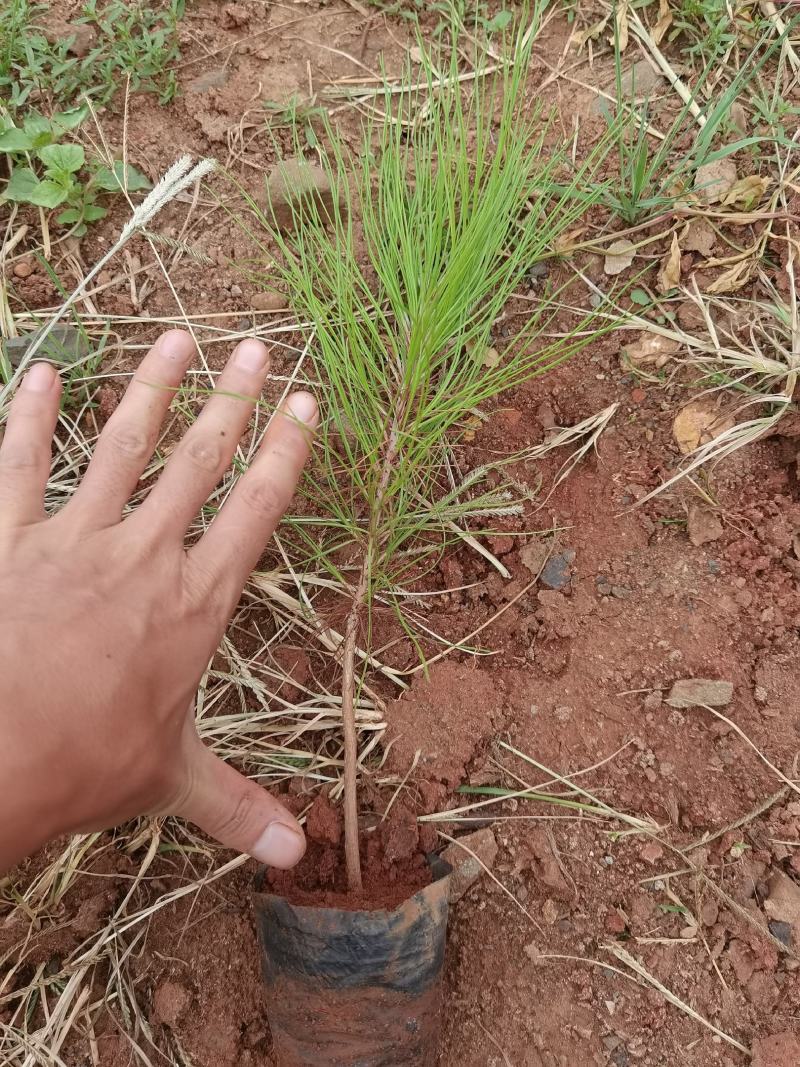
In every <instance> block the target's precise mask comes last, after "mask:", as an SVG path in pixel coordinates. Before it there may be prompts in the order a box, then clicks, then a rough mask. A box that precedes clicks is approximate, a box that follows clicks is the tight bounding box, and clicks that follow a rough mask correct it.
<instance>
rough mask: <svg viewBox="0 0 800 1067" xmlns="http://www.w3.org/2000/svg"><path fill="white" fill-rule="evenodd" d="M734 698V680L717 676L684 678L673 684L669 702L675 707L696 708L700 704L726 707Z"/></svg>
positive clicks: (711, 706) (668, 698)
mask: <svg viewBox="0 0 800 1067" xmlns="http://www.w3.org/2000/svg"><path fill="white" fill-rule="evenodd" d="M732 698H733V683H732V682H727V681H723V680H722V679H717V678H682V679H681V680H680V681H677V682H675V684H674V685H673V687H672V689H671V690H670V692H669V696H668V697H667V703H668V704H669V705H670V707H673V708H694V707H697V706H698V705H700V704H706V705H708V707H710V708H724V707H726V706H727V705H728V704H730V702H731V699H732Z"/></svg>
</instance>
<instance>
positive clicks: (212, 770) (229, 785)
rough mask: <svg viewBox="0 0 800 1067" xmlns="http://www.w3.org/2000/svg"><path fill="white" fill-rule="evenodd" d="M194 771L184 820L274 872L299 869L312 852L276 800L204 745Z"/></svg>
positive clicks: (199, 745) (195, 759)
mask: <svg viewBox="0 0 800 1067" xmlns="http://www.w3.org/2000/svg"><path fill="white" fill-rule="evenodd" d="M190 760H191V761H190V765H189V769H188V777H189V788H188V792H187V794H186V798H185V799H184V800H182V802H181V804H180V808H179V810H177V811H175V812H174V814H176V815H180V816H182V817H183V818H185V819H188V820H189V821H190V822H193V823H195V824H196V825H197V826H199V827H200V829H201V830H204V831H205V832H206V833H207V834H208V835H209V836H210V837H213V838H216V840H217V841H219V842H220V844H222V845H225V846H226V848H233V849H236V850H237V852H247V853H248V854H249V855H251V856H252V857H253V858H254V859H257V860H258V861H259V862H260V863H265V864H266V865H267V866H268V867H280V868H281V869H282V870H286V869H287V868H289V867H294V865H295V864H296V863H298V862H299V861H300V860H301V859H302V857H303V853H304V852H305V850H306V839H305V835H304V834H303V831H302V829H301V827H300V824H299V823H298V821H297V819H295V817H294V816H293V815H292V814H291V813H290V812H288V811H287V810H286V808H284V807H283V805H282V804H279V803H278V801H277V800H275V799H274V797H272V796H270V794H269V793H268V792H267V791H266V790H265V789H262V788H261V786H259V785H256V784H255V782H251V781H249V779H247V778H245V777H244V775H241V774H239V772H238V771H235V770H234V769H233V767H230V766H228V764H227V763H225V762H223V760H221V759H219V758H218V757H217V756H215V755H214V754H213V753H212V752H210V751H209V749H207V748H206V746H205V745H204V744H203V743H202V742H201V741H200V740H199V738H198V743H197V745H195V746H193V751H192V756H191V757H190Z"/></svg>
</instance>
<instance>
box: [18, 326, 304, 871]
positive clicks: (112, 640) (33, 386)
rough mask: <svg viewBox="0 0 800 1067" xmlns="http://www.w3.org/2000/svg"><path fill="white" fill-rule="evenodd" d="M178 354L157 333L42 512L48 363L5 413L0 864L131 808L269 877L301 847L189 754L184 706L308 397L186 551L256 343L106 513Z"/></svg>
mask: <svg viewBox="0 0 800 1067" xmlns="http://www.w3.org/2000/svg"><path fill="white" fill-rule="evenodd" d="M194 354H195V346H194V343H193V341H192V339H191V337H190V336H189V335H188V334H187V333H183V332H182V331H179V330H173V331H170V332H168V333H165V334H163V335H162V336H161V337H160V338H159V339H158V341H157V342H156V344H155V345H154V347H153V348H152V349H151V350H150V352H149V353H148V355H147V356H146V357H145V359H144V360H143V362H142V363H141V365H140V367H139V369H138V371H137V372H136V374H135V375H134V377H133V380H132V382H131V384H130V385H129V387H128V389H127V391H126V393H125V396H124V397H123V399H122V401H121V402H120V404H119V406H118V407H117V409H116V410H115V412H114V414H113V415H112V416H111V418H110V419H109V421H108V423H107V424H106V426H105V427H104V429H103V432H102V433H101V435H100V438H99V441H98V443H97V448H96V450H95V454H94V456H93V458H92V461H91V463H90V465H89V467H88V469H87V471H86V474H85V476H84V478H83V481H82V482H81V484H80V486H79V488H78V489H77V491H76V492H75V494H74V496H73V498H72V499H71V500H70V502H69V503H68V504H67V505H66V507H64V508H63V509H62V510H61V511H60V512H59V513H58V514H56V515H54V516H53V517H52V518H48V517H47V516H46V515H45V511H44V491H45V486H46V483H47V478H48V474H49V471H50V442H51V439H52V435H53V431H54V429H55V424H56V418H57V415H58V407H59V397H60V394H61V384H60V379H59V376H58V374H57V372H56V371H55V369H54V368H53V367H51V366H49V365H48V364H46V363H39V364H36V365H35V366H33V367H32V368H31V369H30V370H29V371H28V373H27V376H26V377H25V378H24V379H23V381H22V383H21V385H20V388H19V390H18V392H17V394H16V396H15V398H14V400H13V403H12V405H11V410H10V414H9V418H8V424H7V427H6V431H5V436H4V438H3V440H2V444H0V560H1V561H2V564H1V565H0V635H1V636H0V737H2V739H3V740H2V745H0V781H2V783H3V794H4V796H3V814H2V817H0V871H2V870H3V869H6V868H7V867H9V866H11V865H12V864H13V863H15V862H16V861H17V860H19V859H21V858H22V857H23V856H24V855H26V854H28V853H29V852H31V851H33V850H34V849H35V848H36V847H38V846H40V845H41V844H44V842H45V841H47V840H49V839H50V838H52V837H54V836H56V835H58V834H61V833H65V832H69V831H75V830H89V829H105V828H107V827H109V826H113V825H116V824H118V823H120V822H123V821H124V820H126V819H129V818H132V817H134V816H137V815H141V814H145V813H152V814H173V815H180V816H183V817H184V818H186V819H188V820H190V821H191V822H193V823H196V824H197V825H198V826H199V827H201V828H202V829H203V830H205V831H206V832H207V833H208V834H209V835H210V836H211V837H214V838H216V839H217V840H218V841H220V842H221V843H222V844H223V845H226V846H228V847H229V848H233V849H237V850H238V851H240V852H247V853H250V855H252V856H254V857H255V858H256V859H258V860H260V861H262V862H263V863H266V864H269V865H271V866H273V867H283V868H286V867H291V866H293V865H294V864H295V863H296V862H297V861H298V860H299V859H300V857H301V856H302V855H303V852H304V851H305V841H304V837H303V832H302V830H301V829H300V827H299V825H298V824H297V822H296V820H295V819H294V818H293V816H292V815H290V814H289V812H288V811H286V810H285V809H284V808H283V807H282V806H281V805H280V804H279V803H278V802H277V801H276V800H274V799H273V798H272V797H271V796H270V795H269V794H268V793H267V792H265V791H264V790H263V789H261V788H260V787H259V786H258V785H256V784H255V783H253V782H250V781H248V779H246V778H244V777H243V776H242V775H240V774H239V773H238V772H237V771H235V770H234V769H233V768H232V767H230V766H228V765H227V764H225V763H223V762H222V761H221V760H220V759H218V758H217V757H216V756H214V755H213V754H212V753H211V752H210V750H209V749H207V748H206V747H205V746H204V745H203V743H202V742H201V740H200V738H199V737H198V734H197V731H196V729H195V725H194V715H193V698H194V694H195V691H196V689H197V685H198V683H199V681H200V678H201V676H202V674H203V671H204V670H205V669H206V667H207V665H208V662H209V660H210V659H211V656H212V655H213V653H214V651H215V649H216V648H217V645H218V643H219V641H220V638H221V636H222V634H223V632H224V630H225V627H226V625H227V623H228V621H229V619H230V617H231V614H232V613H233V611H234V609H235V607H236V604H237V601H238V599H239V596H240V594H241V592H242V589H243V587H244V584H245V582H246V581H247V578H248V576H249V574H250V572H251V570H252V569H253V567H254V566H255V565H256V563H257V561H258V559H259V557H260V555H261V553H262V552H263V550H264V547H265V545H266V543H267V539H268V538H269V536H270V535H271V533H272V531H273V530H274V529H275V526H276V525H277V523H278V522H279V520H280V518H281V515H282V514H283V512H284V509H285V508H286V506H287V505H288V503H289V501H290V499H291V497H292V494H293V492H294V488H295V485H296V482H297V479H298V476H299V474H300V471H301V468H302V466H303V464H304V462H305V460H306V457H307V455H308V451H309V447H310V443H311V437H312V434H313V429H314V427H315V426H316V423H317V408H316V403H315V401H314V398H313V397H312V396H311V395H310V394H308V393H295V394H293V395H292V396H290V397H289V399H288V401H287V402H286V404H285V405H284V406H283V408H282V409H281V410H280V411H279V412H278V413H277V414H276V415H275V417H274V419H273V421H272V424H271V426H270V427H269V429H268V431H267V433H266V435H265V439H264V442H263V444H262V446H261V449H260V451H259V453H258V456H257V458H256V459H255V460H254V462H253V463H252V465H251V467H250V469H249V470H248V471H247V473H246V474H244V475H243V476H242V477H241V478H240V479H239V481H238V483H237V485H236V487H235V488H234V490H233V492H232V493H231V495H230V497H229V499H228V500H227V502H226V503H225V505H224V507H223V508H222V509H221V511H220V512H219V514H218V515H217V516H216V517H215V519H214V521H213V522H212V524H211V526H210V528H209V529H208V531H207V532H206V533H205V535H204V536H203V537H202V538H201V539H200V540H199V541H198V542H197V543H196V544H194V545H193V546H192V547H191V548H189V549H188V550H186V549H184V536H185V534H186V531H187V529H188V527H189V525H190V523H191V522H192V520H193V519H194V518H195V516H196V515H197V513H198V512H199V511H200V508H201V507H202V505H203V504H204V503H205V501H206V499H207V497H208V495H209V493H210V492H211V490H212V489H213V488H214V486H215V485H216V484H217V483H218V481H219V480H220V478H221V477H222V475H223V473H224V471H225V470H226V468H227V467H228V465H229V464H230V462H231V459H232V457H233V454H234V452H235V449H236V447H237V444H238V442H239V439H240V437H241V435H242V433H243V432H244V430H245V429H246V427H247V424H248V422H249V420H250V416H251V414H252V411H253V408H254V404H255V400H256V398H257V397H258V396H260V394H261V389H262V386H263V384H264V380H265V378H266V375H267V369H268V357H267V350H266V348H265V347H264V345H262V344H261V342H259V341H256V340H245V341H242V342H241V344H239V345H238V347H237V348H236V350H235V351H234V353H233V356H232V357H231V359H230V360H229V362H228V364H227V365H226V367H225V369H224V371H223V372H222V374H221V375H220V377H219V380H218V382H217V388H216V390H215V392H214V394H213V395H212V396H211V398H210V399H209V400H208V401H207V403H206V405H205V407H204V409H203V411H202V413H201V415H200V417H199V418H198V419H197V421H196V422H195V424H194V425H193V426H192V427H191V428H190V429H189V430H188V432H187V433H186V435H185V436H184V438H183V439H182V441H181V442H180V443H179V444H178V446H177V447H176V448H175V451H174V453H173V455H172V456H171V458H170V460H169V462H168V463H167V466H166V468H165V470H164V471H163V473H162V474H161V476H160V478H159V479H158V481H157V483H156V484H155V485H154V487H153V488H152V490H151V491H150V493H149V494H148V496H147V498H146V499H145V501H144V503H143V504H142V505H141V506H140V507H139V508H137V510H136V511H135V512H134V513H132V514H131V515H129V516H127V517H126V518H124V519H122V510H123V508H124V506H125V504H126V503H127V501H128V499H129V497H130V495H131V493H132V492H133V490H134V489H135V488H136V485H137V482H138V481H139V478H140V477H141V475H142V472H143V471H144V469H145V467H146V465H147V464H148V462H149V461H150V458H151V456H152V453H153V449H154V447H155V444H156V441H157V439H158V434H159V429H160V426H161V423H162V420H163V418H164V415H165V413H166V411H167V409H168V407H169V405H170V403H171V401H172V399H173V397H174V395H175V392H176V390H177V388H178V386H179V385H180V382H181V380H182V378H183V376H184V373H185V371H186V370H187V368H188V367H189V365H190V363H191V361H192V358H193V356H194ZM245 398H250V399H245Z"/></svg>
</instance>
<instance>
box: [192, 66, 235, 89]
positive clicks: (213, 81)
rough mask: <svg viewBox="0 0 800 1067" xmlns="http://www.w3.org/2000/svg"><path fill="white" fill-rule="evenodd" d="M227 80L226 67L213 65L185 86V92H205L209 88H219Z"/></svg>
mask: <svg viewBox="0 0 800 1067" xmlns="http://www.w3.org/2000/svg"><path fill="white" fill-rule="evenodd" d="M227 80H228V70H227V67H214V68H212V69H211V70H205V71H203V73H202V74H199V75H198V76H197V77H196V78H192V80H191V81H190V82H189V83H188V85H187V86H186V92H187V93H207V92H209V90H211V89H220V88H221V87H222V86H223V85H224V84H225V82H226V81H227Z"/></svg>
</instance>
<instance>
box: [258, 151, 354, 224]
mask: <svg viewBox="0 0 800 1067" xmlns="http://www.w3.org/2000/svg"><path fill="white" fill-rule="evenodd" d="M266 197H267V209H268V211H269V210H270V209H271V210H272V213H273V214H274V217H275V225H276V226H277V227H278V229H279V230H290V229H292V228H293V227H294V225H295V223H296V221H297V219H298V218H301V217H302V216H303V214H304V213H305V214H306V215H308V216H309V217H310V218H314V217H315V215H316V214H317V213H319V215H320V216H321V217H322V218H328V219H329V218H331V217H332V216H333V215H334V214H335V211H336V206H337V205H336V201H335V193H334V190H333V189H332V188H331V183H330V181H329V179H328V175H327V174H326V173H325V171H324V170H323V169H322V167H320V166H318V165H317V164H316V163H309V162H308V161H307V160H305V159H302V158H298V159H285V160H282V161H281V162H280V163H276V164H275V166H273V167H272V168H271V169H270V172H269V175H268V176H267V188H266ZM338 206H339V210H340V211H344V209H345V207H346V205H345V204H342V203H340V204H339V205H338Z"/></svg>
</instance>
